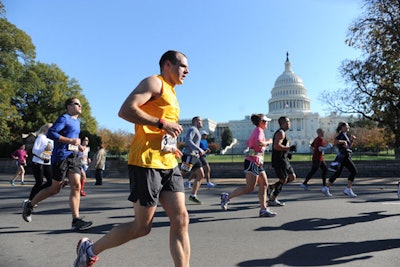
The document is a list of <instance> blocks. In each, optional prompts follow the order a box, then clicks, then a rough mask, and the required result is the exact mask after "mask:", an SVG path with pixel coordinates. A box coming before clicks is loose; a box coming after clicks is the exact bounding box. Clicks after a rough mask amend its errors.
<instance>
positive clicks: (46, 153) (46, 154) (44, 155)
mask: <svg viewBox="0 0 400 267" xmlns="http://www.w3.org/2000/svg"><path fill="white" fill-rule="evenodd" d="M40 157H41V158H42V159H47V160H50V158H51V151H43V152H42V153H41V154H40Z"/></svg>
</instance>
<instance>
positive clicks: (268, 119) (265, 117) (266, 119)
mask: <svg viewBox="0 0 400 267" xmlns="http://www.w3.org/2000/svg"><path fill="white" fill-rule="evenodd" d="M261 120H262V121H271V119H270V118H268V117H267V116H265V115H264V116H263V117H262V118H261Z"/></svg>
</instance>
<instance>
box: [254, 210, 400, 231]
mask: <svg viewBox="0 0 400 267" xmlns="http://www.w3.org/2000/svg"><path fill="white" fill-rule="evenodd" d="M383 212H384V211H373V212H364V213H360V214H361V216H353V217H341V218H332V219H326V218H308V219H302V220H297V221H293V222H288V223H285V224H283V225H281V226H276V227H274V226H265V227H260V228H258V229H255V231H273V230H287V231H320V230H329V229H334V228H339V227H344V226H347V225H351V224H356V223H363V222H371V221H375V220H380V219H385V218H389V217H393V216H399V215H400V214H382V213H383Z"/></svg>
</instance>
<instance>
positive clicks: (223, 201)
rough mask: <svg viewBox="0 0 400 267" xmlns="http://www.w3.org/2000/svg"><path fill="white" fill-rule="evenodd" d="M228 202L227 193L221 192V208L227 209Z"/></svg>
mask: <svg viewBox="0 0 400 267" xmlns="http://www.w3.org/2000/svg"><path fill="white" fill-rule="evenodd" d="M228 204H229V194H228V193H222V194H221V208H222V209H223V210H228Z"/></svg>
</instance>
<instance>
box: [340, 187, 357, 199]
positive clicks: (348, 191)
mask: <svg viewBox="0 0 400 267" xmlns="http://www.w3.org/2000/svg"><path fill="white" fill-rule="evenodd" d="M343 193H344V194H345V195H347V196H349V197H357V195H356V194H354V192H353V190H352V189H351V188H348V187H346V189H344V191H343Z"/></svg>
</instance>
